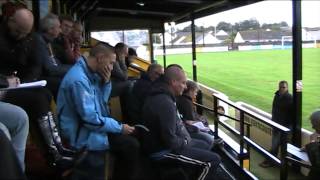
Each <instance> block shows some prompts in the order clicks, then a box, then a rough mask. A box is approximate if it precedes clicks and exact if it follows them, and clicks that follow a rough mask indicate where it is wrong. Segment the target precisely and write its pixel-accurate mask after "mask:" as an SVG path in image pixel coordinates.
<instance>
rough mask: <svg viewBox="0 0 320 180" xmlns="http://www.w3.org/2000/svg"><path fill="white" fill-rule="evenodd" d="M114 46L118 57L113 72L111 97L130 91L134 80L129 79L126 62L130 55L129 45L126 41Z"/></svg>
mask: <svg viewBox="0 0 320 180" xmlns="http://www.w3.org/2000/svg"><path fill="white" fill-rule="evenodd" d="M114 48H115V52H116V56H117V57H116V62H115V63H114V65H113V70H112V72H111V81H112V91H111V97H114V96H121V95H123V94H126V93H128V92H129V89H130V88H131V86H132V82H131V81H128V67H127V66H126V62H125V59H126V57H127V56H128V46H127V45H126V44H124V43H118V44H116V46H115V47H114Z"/></svg>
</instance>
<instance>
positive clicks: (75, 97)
mask: <svg viewBox="0 0 320 180" xmlns="http://www.w3.org/2000/svg"><path fill="white" fill-rule="evenodd" d="M115 58H116V55H115V53H114V49H113V47H111V46H110V45H108V44H105V43H98V44H97V45H96V46H94V47H93V48H92V49H91V50H90V53H89V57H88V58H84V57H80V58H79V59H78V61H77V63H76V64H75V65H74V66H73V67H72V68H71V69H70V70H69V72H68V73H67V74H66V75H65V77H64V79H63V81H62V83H61V85H60V89H59V93H58V99H57V108H58V109H57V110H58V120H59V125H60V130H61V133H62V135H63V137H64V138H65V139H66V140H67V141H68V142H69V143H70V145H71V146H72V147H73V148H75V149H77V150H81V149H86V150H88V152H89V153H88V155H87V158H86V159H85V160H84V162H83V163H82V165H80V166H82V168H81V169H83V170H84V171H86V173H85V174H87V175H88V177H90V179H92V178H93V179H94V178H95V177H97V178H98V177H103V176H104V155H105V152H106V150H109V149H110V150H111V151H113V152H115V154H116V155H119V157H120V160H119V161H118V160H117V161H116V162H121V160H122V159H123V160H124V161H125V163H123V164H125V165H126V166H128V173H122V175H124V174H126V175H128V176H131V174H130V170H131V169H132V167H131V169H130V168H129V167H130V166H135V164H133V163H135V162H136V158H137V154H138V149H139V143H138V141H137V140H136V139H135V138H133V137H131V136H129V134H131V133H133V132H134V127H131V126H129V125H127V124H121V123H120V122H118V121H116V120H115V119H113V118H111V117H110V112H109V108H108V106H107V102H108V99H109V96H110V92H111V82H110V74H111V71H112V68H113V63H114V62H115ZM115 168H116V169H115V171H116V170H117V164H116V167H115ZM122 168H123V167H122ZM124 168H125V167H124ZM124 171H126V169H124ZM121 178H125V179H128V178H129V177H121ZM119 179H120V178H119ZM129 179H130V178H129Z"/></svg>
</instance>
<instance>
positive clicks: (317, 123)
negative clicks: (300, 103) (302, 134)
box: [305, 110, 320, 179]
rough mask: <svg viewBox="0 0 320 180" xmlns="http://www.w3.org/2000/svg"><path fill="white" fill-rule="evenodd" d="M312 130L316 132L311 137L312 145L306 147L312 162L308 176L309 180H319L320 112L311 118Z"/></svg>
mask: <svg viewBox="0 0 320 180" xmlns="http://www.w3.org/2000/svg"><path fill="white" fill-rule="evenodd" d="M310 121H311V124H312V128H313V129H314V130H315V132H314V133H313V134H312V135H311V136H310V141H311V142H310V143H309V144H307V145H306V146H305V149H306V151H307V154H308V157H309V159H310V162H311V165H312V166H311V168H310V172H309V175H308V178H309V179H319V177H320V110H316V111H314V112H313V113H312V114H311V116H310Z"/></svg>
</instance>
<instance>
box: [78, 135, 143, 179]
mask: <svg viewBox="0 0 320 180" xmlns="http://www.w3.org/2000/svg"><path fill="white" fill-rule="evenodd" d="M108 138H109V142H110V147H111V149H110V152H111V153H112V155H114V156H115V164H114V167H113V172H109V173H111V174H112V180H131V179H137V167H138V160H139V159H138V158H139V148H140V147H139V142H138V141H137V140H136V139H135V138H134V137H132V136H129V135H122V134H108ZM105 156H106V151H89V152H88V154H87V155H86V157H85V159H84V160H83V161H82V162H81V163H80V164H79V165H77V167H76V168H75V170H74V172H73V175H72V177H73V178H72V179H74V180H104V179H105V178H106V168H105V165H106V164H105V160H106V157H105ZM111 166H112V164H111Z"/></svg>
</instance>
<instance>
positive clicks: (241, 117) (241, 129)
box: [239, 110, 244, 168]
mask: <svg viewBox="0 0 320 180" xmlns="http://www.w3.org/2000/svg"><path fill="white" fill-rule="evenodd" d="M243 139H244V112H243V111H241V110H240V157H239V161H240V167H241V168H243V146H244V140H243Z"/></svg>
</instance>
